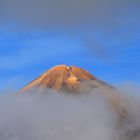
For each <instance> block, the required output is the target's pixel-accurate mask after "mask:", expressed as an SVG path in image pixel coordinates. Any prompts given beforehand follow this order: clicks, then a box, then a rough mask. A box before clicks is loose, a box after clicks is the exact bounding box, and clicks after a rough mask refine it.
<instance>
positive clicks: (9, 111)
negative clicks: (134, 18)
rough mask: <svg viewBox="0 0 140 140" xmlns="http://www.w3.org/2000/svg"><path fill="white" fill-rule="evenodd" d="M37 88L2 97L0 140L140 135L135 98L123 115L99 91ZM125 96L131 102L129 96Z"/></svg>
mask: <svg viewBox="0 0 140 140" xmlns="http://www.w3.org/2000/svg"><path fill="white" fill-rule="evenodd" d="M38 92H40V91H37V94H35V93H34V94H20V95H17V94H14V95H7V96H1V97H0V114H1V116H0V140H91V139H95V140H129V139H130V140H137V139H139V138H140V137H139V136H138V135H139V131H138V130H140V129H139V127H140V120H139V116H140V113H138V109H139V107H138V106H139V105H138V104H136V102H135V101H134V99H133V101H132V102H130V107H129V109H130V110H129V114H130V115H129V117H128V118H126V119H123V118H122V119H121V118H119V117H118V116H117V114H115V113H114V112H113V111H112V110H111V109H110V104H108V102H107V101H106V99H105V98H103V96H100V95H101V94H100V92H99V91H92V92H91V93H90V94H81V95H72V94H63V93H60V94H58V93H53V92H52V91H44V90H43V91H42V92H43V93H44V92H47V93H45V95H44V94H43V93H41V94H39V93H38ZM126 99H127V102H128V101H129V98H128V97H127V98H126ZM134 102H135V103H134ZM137 103H138V102H137ZM137 108H138V109H137Z"/></svg>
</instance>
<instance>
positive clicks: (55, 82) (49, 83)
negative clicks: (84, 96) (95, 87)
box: [22, 65, 96, 91]
mask: <svg viewBox="0 0 140 140" xmlns="http://www.w3.org/2000/svg"><path fill="white" fill-rule="evenodd" d="M91 80H96V77H95V76H93V75H91V74H90V73H89V72H87V71H86V70H84V69H82V68H79V67H76V66H67V65H57V66H55V67H53V68H51V69H49V70H48V71H46V72H45V73H43V74H42V75H41V76H39V77H38V78H37V79H35V80H34V81H32V82H31V83H29V84H28V85H27V86H25V87H24V88H23V89H22V90H24V91H25V90H28V89H30V88H32V87H40V86H44V87H47V88H51V89H54V90H57V91H59V90H61V89H62V88H63V87H66V88H67V89H68V90H71V91H73V90H76V89H75V88H76V87H78V86H79V85H80V83H82V82H83V81H91Z"/></svg>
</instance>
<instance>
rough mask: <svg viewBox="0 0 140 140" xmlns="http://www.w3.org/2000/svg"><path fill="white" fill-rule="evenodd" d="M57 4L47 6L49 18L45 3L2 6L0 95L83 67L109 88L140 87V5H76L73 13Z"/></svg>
mask: <svg viewBox="0 0 140 140" xmlns="http://www.w3.org/2000/svg"><path fill="white" fill-rule="evenodd" d="M60 1H61V4H60V3H59V5H58V6H57V3H56V4H55V3H51V2H50V3H49V4H50V7H55V10H54V11H53V12H52V11H50V9H51V8H50V9H49V12H50V14H48V13H47V12H48V11H47V10H46V7H45V6H44V7H42V8H41V6H43V5H45V3H43V2H45V1H40V2H39V1H37V0H35V1H34V5H33V6H32V4H33V3H32V1H31V0H30V3H28V4H27V3H26V2H27V1H26V0H25V3H24V4H23V3H22V1H21V2H17V0H13V3H12V4H13V5H10V3H8V2H6V0H5V1H3V7H4V8H2V10H3V14H2V15H0V21H1V23H0V83H1V84H0V90H4V89H7V88H8V89H11V88H14V89H15V88H16V89H19V88H21V87H22V86H24V85H25V84H26V83H28V82H30V81H31V80H33V79H34V78H36V77H37V76H38V75H40V74H41V73H42V72H44V71H46V70H47V69H49V68H51V67H52V66H54V65H58V64H67V65H76V66H79V67H82V68H84V69H86V70H88V71H89V72H91V73H92V74H93V75H95V76H97V77H98V78H99V79H102V80H104V81H107V82H109V83H112V84H118V83H122V82H126V81H131V82H136V83H140V73H139V71H140V20H139V8H138V7H139V6H140V5H139V2H138V1H136V0H135V1H134V2H130V1H129V0H128V1H125V0H124V1H123V2H122V1H118V2H117V1H115V0H112V1H111V2H110V1H109V0H108V1H107V3H106V4H104V2H105V1H104V0H101V1H100V3H98V2H97V1H96V0H93V2H92V3H90V2H91V1H90V0H87V2H86V1H84V0H83V1H82V2H83V3H81V2H80V1H79V0H76V2H77V3H78V2H79V3H78V5H74V6H76V7H77V8H79V10H77V8H75V9H71V7H70V6H73V5H67V4H66V3H64V1H63V0H60ZM84 2H85V3H84ZM30 4H31V5H30ZM39 4H40V5H41V6H39ZM70 4H71V3H70ZM91 5H94V6H93V7H92V6H91ZM96 5H97V9H96ZM138 5H139V6H138ZM63 7H65V8H63ZM99 7H100V8H102V10H98V9H99ZM43 8H44V9H43ZM83 8H85V11H84V12H83ZM29 9H30V10H29ZM61 9H62V11H61ZM73 10H74V13H72V11H73ZM10 11H11V12H10ZM99 11H100V12H99ZM45 12H46V13H45ZM65 12H66V13H65ZM81 17H82V18H81ZM47 19H48V20H47Z"/></svg>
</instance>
